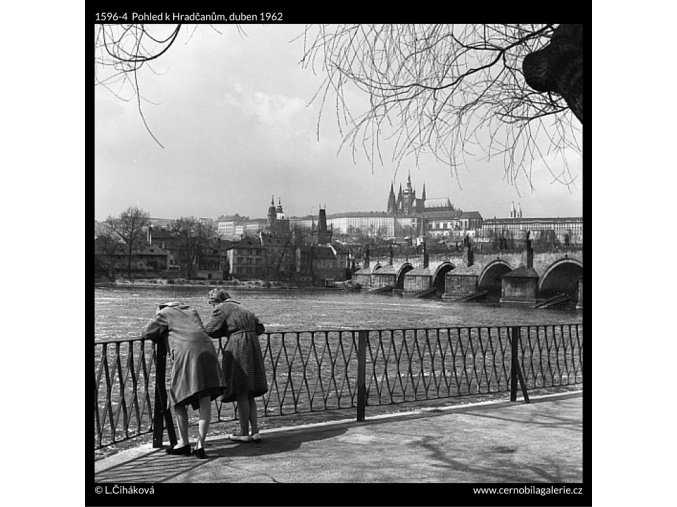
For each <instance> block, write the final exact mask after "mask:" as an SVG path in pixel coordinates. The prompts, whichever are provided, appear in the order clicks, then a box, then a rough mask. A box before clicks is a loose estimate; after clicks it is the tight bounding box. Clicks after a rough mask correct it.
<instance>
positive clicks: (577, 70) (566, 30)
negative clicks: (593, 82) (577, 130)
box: [522, 24, 583, 123]
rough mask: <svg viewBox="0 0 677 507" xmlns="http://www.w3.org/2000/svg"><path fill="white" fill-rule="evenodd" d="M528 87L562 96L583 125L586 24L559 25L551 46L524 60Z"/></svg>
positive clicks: (523, 64) (523, 67)
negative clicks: (584, 27)
mask: <svg viewBox="0 0 677 507" xmlns="http://www.w3.org/2000/svg"><path fill="white" fill-rule="evenodd" d="M522 70H523V71H524V78H525V80H526V82H527V84H528V85H529V86H530V87H531V88H533V89H534V90H536V91H538V92H553V93H557V94H558V95H560V96H561V97H562V98H564V100H565V101H566V103H567V105H568V106H569V108H570V109H571V111H572V112H573V113H574V115H575V116H576V118H578V119H579V120H580V122H581V123H583V25H567V24H562V25H559V26H558V27H557V28H556V29H555V31H554V32H553V34H552V39H551V40H550V44H548V45H547V46H545V47H544V48H543V49H540V50H538V51H534V52H533V53H531V54H529V55H527V56H525V57H524V61H523V62H522Z"/></svg>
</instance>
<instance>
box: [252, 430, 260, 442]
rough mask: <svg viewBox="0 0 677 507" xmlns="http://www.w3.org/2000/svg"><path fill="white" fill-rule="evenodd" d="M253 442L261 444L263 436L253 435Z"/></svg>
mask: <svg viewBox="0 0 677 507" xmlns="http://www.w3.org/2000/svg"><path fill="white" fill-rule="evenodd" d="M251 438H252V442H254V443H255V444H260V443H261V435H260V434H259V433H252V437H251Z"/></svg>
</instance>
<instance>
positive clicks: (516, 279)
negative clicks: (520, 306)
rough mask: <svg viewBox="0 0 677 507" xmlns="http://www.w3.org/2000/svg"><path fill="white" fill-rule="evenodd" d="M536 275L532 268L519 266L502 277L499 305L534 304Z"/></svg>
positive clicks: (536, 285) (536, 286)
mask: <svg viewBox="0 0 677 507" xmlns="http://www.w3.org/2000/svg"><path fill="white" fill-rule="evenodd" d="M538 279H539V276H538V273H537V272H536V270H535V269H534V268H528V267H526V266H521V267H519V268H517V269H514V270H512V271H511V272H510V273H506V274H505V275H503V278H502V281H501V299H500V300H499V301H500V302H501V303H529V304H534V303H536V292H537V291H538Z"/></svg>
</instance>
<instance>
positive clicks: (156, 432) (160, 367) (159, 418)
mask: <svg viewBox="0 0 677 507" xmlns="http://www.w3.org/2000/svg"><path fill="white" fill-rule="evenodd" d="M156 346H157V355H156V365H155V409H154V411H153V447H154V448H159V447H162V433H163V430H164V427H165V425H166V427H167V436H168V437H169V443H170V445H171V446H174V444H176V442H177V440H176V432H175V431H174V423H173V421H172V412H171V410H169V406H168V405H167V386H166V385H165V384H166V380H165V377H166V370H167V346H166V344H165V340H164V338H163V339H160V340H158V341H157V345H156Z"/></svg>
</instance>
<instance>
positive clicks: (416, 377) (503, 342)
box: [95, 324, 583, 448]
mask: <svg viewBox="0 0 677 507" xmlns="http://www.w3.org/2000/svg"><path fill="white" fill-rule="evenodd" d="M259 339H260V340H261V348H262V351H263V355H264V362H265V364H266V373H267V376H268V386H269V390H268V393H266V394H265V395H264V396H263V400H262V403H261V404H260V405H259V409H260V410H261V415H262V416H264V417H268V416H279V415H290V414H303V413H309V412H320V411H325V410H336V409H357V416H358V419H363V418H364V414H365V407H366V406H378V405H390V404H397V403H404V402H414V401H421V400H434V399H441V398H449V397H459V396H470V395H475V394H489V393H501V392H510V393H511V399H516V390H517V384H518V379H519V381H521V384H522V386H521V387H522V392H523V393H524V395H525V397H526V398H528V396H527V395H526V393H527V390H528V389H534V388H548V387H556V386H564V385H575V384H581V383H582V382H583V325H582V324H564V325H559V324H558V325H545V326H543V325H541V326H517V327H506V326H493V327H484V326H483V327H451V328H431V329H384V330H369V331H366V330H362V331H360V330H341V331H303V332H295V331H294V332H292V331H285V332H275V333H265V334H263V335H261V336H260V337H259ZM225 343H226V342H225V339H219V340H218V343H217V341H216V340H215V344H216V345H217V348H218V353H219V356H221V355H222V353H223V347H224V346H225ZM163 357H164V350H163V347H162V346H156V345H155V344H153V343H152V342H150V341H148V340H126V341H112V342H106V343H97V344H96V345H95V366H96V368H95V370H96V410H95V425H96V428H95V444H96V447H97V448H100V447H104V446H106V445H110V444H114V443H117V442H121V441H124V440H127V439H130V438H134V437H137V436H140V435H143V434H148V433H154V434H155V437H156V438H155V439H154V441H156V442H160V443H161V442H162V435H161V430H162V428H161V426H162V424H161V423H162V418H163V414H162V413H161V412H162V411H161V410H160V409H161V408H162V406H163V404H166V395H165V394H164V390H163V386H164V384H162V383H160V382H158V380H157V377H158V373H159V374H160V375H159V377H160V378H164V381H165V383H166V382H167V381H168V379H169V376H170V371H171V367H170V366H169V365H168V366H167V368H166V372H165V371H164V370H165V368H164V366H165V365H164V360H163V359H162V358H163ZM158 358H160V361H158ZM156 387H157V389H156ZM214 416H215V420H214V422H223V421H232V420H234V419H235V418H236V416H237V414H236V410H235V405H234V404H232V403H225V404H224V403H221V402H220V401H216V402H215V410H214ZM170 435H171V432H170Z"/></svg>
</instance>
